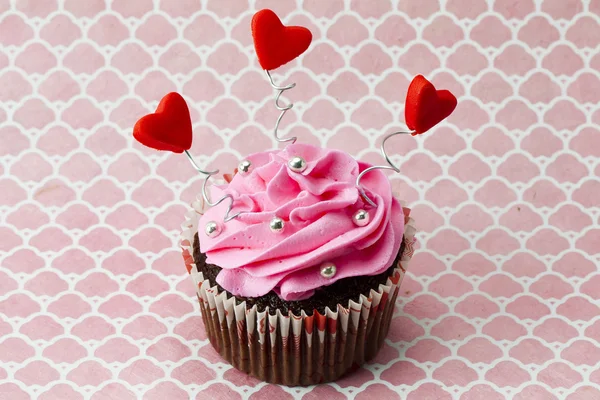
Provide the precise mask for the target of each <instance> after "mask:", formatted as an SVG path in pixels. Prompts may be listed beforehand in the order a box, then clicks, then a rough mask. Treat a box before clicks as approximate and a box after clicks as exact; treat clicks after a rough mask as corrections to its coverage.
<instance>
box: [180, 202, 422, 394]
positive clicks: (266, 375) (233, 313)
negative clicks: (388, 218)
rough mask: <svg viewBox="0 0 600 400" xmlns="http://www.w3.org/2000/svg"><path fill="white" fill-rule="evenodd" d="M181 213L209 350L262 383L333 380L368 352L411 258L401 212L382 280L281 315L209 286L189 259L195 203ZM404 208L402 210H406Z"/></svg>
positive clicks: (381, 332) (384, 328)
mask: <svg viewBox="0 0 600 400" xmlns="http://www.w3.org/2000/svg"><path fill="white" fill-rule="evenodd" d="M193 206H194V208H195V211H190V212H189V213H188V214H187V215H186V221H185V223H184V224H183V226H182V228H183V233H182V240H181V247H182V250H183V257H184V260H185V264H186V267H187V270H188V272H189V273H190V276H191V278H192V280H193V282H194V285H195V288H196V290H197V295H198V301H199V303H200V311H201V313H202V319H203V320H204V326H205V328H206V334H207V336H208V338H209V340H210V343H211V344H212V346H213V347H214V348H215V350H216V351H217V352H218V353H219V354H220V355H221V356H222V357H223V358H224V359H225V360H227V361H228V362H229V363H230V364H231V365H233V366H234V367H235V368H237V369H239V370H240V371H243V372H246V373H247V374H250V375H252V376H255V377H256V378H258V379H261V380H263V381H267V382H272V383H277V384H283V385H288V386H296V385H312V384H318V383H323V382H328V381H333V380H335V379H337V378H339V377H340V376H342V375H344V374H345V373H346V372H348V371H350V370H352V369H354V368H355V367H357V366H359V365H361V364H363V363H364V362H366V361H368V360H370V359H372V358H374V357H375V356H376V354H377V352H378V351H379V349H380V348H381V346H382V345H383V341H384V340H385V337H386V335H387V333H388V330H389V328H390V323H391V319H392V316H393V314H394V307H395V304H396V298H397V296H398V291H399V287H400V283H401V282H402V278H403V277H404V273H405V271H406V268H407V267H408V263H409V261H410V259H411V257H412V253H413V245H414V242H415V237H414V235H415V228H414V221H413V220H412V218H409V217H408V211H407V212H405V214H406V229H405V232H404V241H405V250H404V253H403V255H402V257H401V260H400V261H399V263H398V265H397V268H395V269H394V271H393V273H392V274H391V276H390V277H389V278H388V280H387V282H386V284H385V285H379V288H378V290H371V292H370V293H369V296H364V295H361V296H360V298H359V300H358V302H354V301H349V302H348V304H338V305H337V308H336V309H335V310H331V309H329V307H327V308H326V309H325V313H324V314H323V315H322V314H320V313H319V312H317V311H316V310H314V311H313V310H310V311H313V313H312V315H310V316H309V315H307V313H306V311H309V310H304V311H302V312H301V314H300V315H294V314H293V313H291V312H290V313H289V314H287V315H285V314H282V313H281V311H280V310H277V311H276V313H275V315H271V313H270V312H269V309H268V308H267V309H265V310H264V311H258V308H257V306H256V305H255V306H253V307H251V308H249V309H246V303H245V302H241V303H240V304H236V299H235V297H230V296H228V294H227V292H224V291H223V292H219V290H218V288H217V286H212V287H211V286H210V282H209V281H208V280H207V279H204V277H203V275H202V273H200V272H198V271H197V268H196V265H195V262H194V259H193V254H194V251H193V243H194V235H195V234H196V232H197V231H198V219H199V215H200V213H201V212H202V209H201V205H200V204H194V205H193ZM405 210H406V209H405Z"/></svg>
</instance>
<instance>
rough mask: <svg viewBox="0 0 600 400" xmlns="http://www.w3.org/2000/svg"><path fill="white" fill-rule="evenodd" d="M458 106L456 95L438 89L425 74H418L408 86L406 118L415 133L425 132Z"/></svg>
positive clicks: (405, 108) (407, 124) (407, 123)
mask: <svg viewBox="0 0 600 400" xmlns="http://www.w3.org/2000/svg"><path fill="white" fill-rule="evenodd" d="M455 108H456V97H454V95H453V94H452V93H450V92H449V91H448V90H436V89H435V87H434V86H433V85H432V84H431V82H429V81H428V80H427V79H425V77H423V75H417V76H415V78H414V79H413V80H412V82H411V83H410V86H409V87H408V93H407V94H406V104H405V106H404V118H405V122H406V126H408V128H409V129H410V130H412V131H414V132H415V133H414V134H415V135H416V134H420V133H425V132H427V131H428V130H429V129H431V128H433V127H434V126H435V125H437V124H438V123H439V122H441V121H442V120H443V119H444V118H446V117H448V116H449V115H450V114H452V111H454V109H455Z"/></svg>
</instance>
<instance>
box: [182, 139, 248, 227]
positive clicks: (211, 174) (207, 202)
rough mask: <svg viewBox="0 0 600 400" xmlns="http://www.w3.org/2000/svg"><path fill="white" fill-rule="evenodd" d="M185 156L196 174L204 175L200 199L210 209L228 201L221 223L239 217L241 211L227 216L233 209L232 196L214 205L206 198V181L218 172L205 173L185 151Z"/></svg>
mask: <svg viewBox="0 0 600 400" xmlns="http://www.w3.org/2000/svg"><path fill="white" fill-rule="evenodd" d="M185 155H186V156H187V157H188V159H189V160H190V163H191V164H192V166H193V167H194V169H195V170H196V171H198V172H200V173H201V174H203V175H206V178H204V182H203V183H202V198H203V199H204V202H205V203H206V204H207V205H209V206H210V207H214V206H218V205H219V204H221V203H222V202H223V201H225V200H227V199H229V206H228V207H227V211H226V212H225V216H224V217H223V221H224V222H229V221H231V220H232V219H234V218H237V216H238V215H240V214H241V213H242V212H243V211H240V212H238V213H235V214H234V215H229V214H230V213H231V209H232V208H233V196H232V195H230V194H227V195H225V196H223V197H221V198H220V199H219V200H217V201H215V202H214V203H213V202H212V201H211V200H210V197H209V196H208V190H207V189H208V188H207V186H206V185H207V183H208V180H209V179H210V178H211V177H212V176H214V175H216V174H218V173H219V170H218V169H216V170H214V171H205V170H203V169H202V168H200V167H199V166H198V164H196V161H195V160H194V158H193V157H192V155H191V154H190V152H189V151H187V150H186V151H185Z"/></svg>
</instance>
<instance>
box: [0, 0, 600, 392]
mask: <svg viewBox="0 0 600 400" xmlns="http://www.w3.org/2000/svg"><path fill="white" fill-rule="evenodd" d="M264 7H269V8H272V9H274V10H275V11H276V12H277V13H278V14H279V15H280V16H281V17H282V19H283V20H284V21H285V22H286V23H288V24H290V23H291V24H301V25H305V26H307V27H309V28H310V29H311V30H312V32H313V34H314V41H313V44H312V46H311V48H310V49H309V51H308V52H307V53H306V54H305V55H304V56H303V57H302V58H301V59H300V60H299V61H296V62H293V63H291V64H290V65H289V66H288V67H285V68H282V69H280V70H278V71H276V72H275V74H274V76H275V79H276V82H279V83H288V82H296V83H297V84H298V86H297V87H296V89H294V90H292V91H290V92H288V93H290V94H289V98H290V99H292V100H294V101H295V102H296V106H295V108H294V109H293V112H291V113H289V114H288V115H287V116H286V119H285V123H284V125H283V127H284V130H283V133H284V134H296V135H298V136H299V137H300V141H302V142H309V143H315V144H321V145H324V146H328V147H332V148H343V149H344V150H347V151H348V152H350V153H351V154H353V155H355V156H356V157H358V158H360V159H364V160H369V161H372V162H377V163H380V162H381V158H380V156H379V155H378V153H377V145H378V143H379V142H380V140H381V138H382V136H383V135H384V133H386V132H390V131H391V130H392V129H397V128H399V127H400V128H402V126H403V125H402V123H403V101H404V94H405V92H406V88H407V85H408V82H409V81H410V79H411V78H412V76H414V75H415V74H417V73H423V74H425V75H426V76H427V77H428V78H430V79H431V80H432V81H433V82H434V84H436V85H437V86H438V88H448V89H451V90H452V91H453V92H454V93H455V94H456V95H457V97H458V98H459V106H458V108H457V110H456V112H455V113H454V115H452V116H451V117H450V119H449V120H448V121H447V122H445V123H444V124H442V125H441V126H439V127H438V128H436V129H435V130H434V131H432V132H429V133H427V134H425V135H423V136H420V137H416V138H412V137H406V138H398V139H397V140H395V139H394V140H395V141H394V142H393V143H390V149H391V151H390V152H391V153H392V154H394V157H393V159H394V161H396V162H397V163H398V164H399V165H400V166H401V169H402V174H400V175H396V176H392V177H391V179H392V181H393V184H394V186H395V188H396V189H397V190H398V191H399V192H400V193H401V195H402V197H403V198H404V199H405V200H406V201H407V203H408V205H409V206H411V207H412V208H413V210H414V211H413V215H414V217H415V219H416V221H417V224H418V225H419V227H420V233H419V239H420V249H419V250H418V252H417V254H416V255H415V258H414V261H413V262H412V264H411V270H410V273H409V274H408V276H407V278H406V280H405V282H404V283H403V284H402V292H401V293H402V296H401V298H400V299H399V301H398V307H397V314H396V316H395V318H394V320H393V324H392V328H391V332H390V334H389V338H388V340H387V341H386V344H385V348H384V349H383V351H382V352H381V353H380V355H379V356H378V358H377V359H376V360H375V362H373V363H371V364H369V365H367V366H366V367H365V368H363V369H361V370H359V371H358V372H357V373H355V374H354V375H352V376H349V377H347V378H345V379H342V380H341V381H339V382H336V383H333V384H330V385H326V386H319V387H315V388H312V387H309V388H286V387H277V386H271V385H267V384H264V383H261V382H258V381H256V380H254V379H249V378H247V377H246V376H244V375H242V374H240V373H238V372H236V371H235V370H233V369H231V367H230V366H229V365H227V364H225V363H223V362H221V360H220V358H219V357H218V356H217V355H216V354H215V352H214V351H213V350H212V348H211V347H210V344H209V343H208V340H207V339H206V336H205V334H204V331H203V327H202V322H201V320H200V314H199V311H198V305H197V303H196V300H195V298H194V292H193V288H192V285H191V283H190V281H189V278H188V277H187V276H186V273H185V268H184V265H183V263H182V261H181V256H180V253H179V251H178V250H177V243H178V235H179V231H180V227H179V225H180V223H181V222H182V221H183V213H184V212H185V210H186V208H187V204H189V203H190V202H191V201H192V199H193V198H194V197H195V195H196V194H197V193H198V191H199V189H200V182H201V177H200V176H198V175H197V174H196V173H194V171H193V170H192V169H191V168H190V167H189V165H188V161H187V160H186V159H185V157H183V156H174V155H172V154H163V153H157V152H153V151H149V150H147V149H145V148H142V147H141V146H140V145H138V144H137V143H135V142H134V141H133V140H132V138H131V134H130V132H131V128H132V126H133V124H134V123H135V121H136V120H137V119H138V118H139V117H140V116H142V115H143V114H145V113H147V112H149V111H151V110H153V109H154V108H155V107H156V105H157V102H158V100H159V99H160V97H161V96H162V95H163V94H165V93H166V92H168V91H173V90H177V91H179V92H181V93H182V94H183V95H184V96H185V97H186V99H187V100H188V101H189V103H190V105H191V107H192V113H193V121H194V134H195V143H194V146H193V148H192V152H193V153H194V154H195V155H196V156H197V159H198V161H199V162H200V163H202V164H207V163H210V164H211V165H212V166H217V167H222V168H224V169H225V170H230V169H232V168H233V166H235V165H237V162H238V160H240V159H241V158H242V157H243V156H244V155H245V154H247V153H249V152H254V151H259V150H264V149H267V148H270V147H273V146H274V140H273V138H272V137H271V135H270V130H271V128H272V127H273V124H274V121H275V119H276V117H277V111H276V110H275V108H274V107H273V103H272V97H271V96H272V94H273V93H272V91H271V88H270V86H269V85H268V84H267V82H266V79H265V77H264V75H263V74H262V72H261V71H260V69H259V67H258V63H257V61H256V58H255V56H254V51H253V47H252V44H251V36H250V32H249V23H250V19H251V16H252V14H253V13H254V11H255V10H257V9H260V8H264ZM599 14H600V0H543V1H542V0H535V1H534V0H518V1H516V0H498V1H495V2H494V1H485V0H471V1H468V2H467V1H462V0H439V1H438V0H400V1H398V0H393V1H385V0H380V1H362V0H361V1H357V0H353V1H333V0H330V1H323V0H304V1H301V0H298V1H275V0H271V1H261V0H256V1H250V2H249V3H247V2H245V1H242V0H219V1H216V0H214V1H210V2H208V1H205V0H202V1H200V0H169V1H166V0H162V1H158V0H127V1H125V0H112V1H108V0H107V1H103V0H85V1H82V0H0V105H1V107H0V315H1V317H2V318H1V319H0V398H1V399H11V400H21V399H29V398H38V399H41V400H50V399H60V400H71V399H92V400H100V399H134V398H143V399H149V400H150V399H156V400H158V399H176V400H177V399H188V398H192V399H214V400H220V399H252V400H258V399H305V400H310V399H319V398H323V399H324V398H327V399H336V400H337V399H344V398H356V399H360V400H365V399H409V400H430V399H443V400H446V399H452V398H455V399H461V400H475V399H485V400H500V399H504V398H507V399H515V400H525V399H526V400H548V399H568V400H580V399H583V400H597V399H600V370H599V363H600V316H599V315H600V273H599V269H598V265H599V264H600V224H599V213H600V208H599V203H598V199H599V197H600V180H599V178H598V175H599V174H600V157H599V156H600V132H599V131H598V124H599V123H600V106H599V103H600V73H599V72H598V71H599V70H600V54H599V53H600V51H599V49H600V17H599Z"/></svg>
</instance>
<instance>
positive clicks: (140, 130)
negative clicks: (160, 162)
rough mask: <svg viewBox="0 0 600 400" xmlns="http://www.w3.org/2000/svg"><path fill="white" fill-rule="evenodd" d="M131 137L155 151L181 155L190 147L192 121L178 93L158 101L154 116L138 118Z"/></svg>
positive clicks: (170, 94)
mask: <svg viewBox="0 0 600 400" xmlns="http://www.w3.org/2000/svg"><path fill="white" fill-rule="evenodd" d="M133 137H134V138H135V139H136V140H137V141H138V142H140V143H141V144H143V145H144V146H148V147H151V148H153V149H156V150H167V151H172V152H174V153H183V152H184V151H185V150H189V148H190V147H192V120H191V119H190V111H189V110H188V106H187V104H186V102H185V100H184V99H183V97H181V95H180V94H179V93H175V92H172V93H169V94H167V95H166V96H165V97H163V98H162V99H161V100H160V103H159V104H158V107H157V108H156V111H155V112H154V114H148V115H146V116H144V117H142V118H140V119H139V120H138V121H137V122H136V123H135V127H134V128H133Z"/></svg>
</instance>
